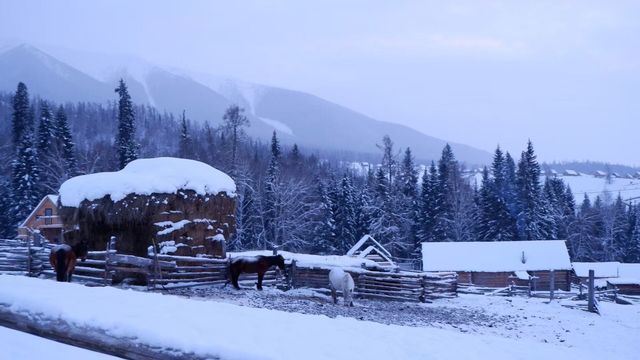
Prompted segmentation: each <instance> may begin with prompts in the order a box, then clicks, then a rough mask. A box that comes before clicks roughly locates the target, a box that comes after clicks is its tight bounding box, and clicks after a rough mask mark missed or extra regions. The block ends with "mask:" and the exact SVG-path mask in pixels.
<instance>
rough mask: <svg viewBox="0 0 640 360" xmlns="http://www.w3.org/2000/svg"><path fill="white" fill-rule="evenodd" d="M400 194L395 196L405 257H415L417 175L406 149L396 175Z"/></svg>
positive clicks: (417, 220) (408, 149) (418, 211)
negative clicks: (403, 239)
mask: <svg viewBox="0 0 640 360" xmlns="http://www.w3.org/2000/svg"><path fill="white" fill-rule="evenodd" d="M398 182H399V187H400V193H399V194H398V195H396V196H397V197H399V200H398V210H397V211H398V214H399V215H400V224H399V225H400V227H401V232H402V233H403V234H404V238H405V239H406V240H405V242H406V245H405V246H404V247H406V248H407V249H409V251H408V254H406V255H414V256H415V255H416V253H415V252H414V250H415V249H414V248H415V246H414V245H415V244H416V242H417V236H418V222H419V219H418V216H419V214H420V209H419V206H418V174H417V171H416V169H415V165H414V162H413V155H412V154H411V149H410V148H407V149H406V150H405V152H404V157H403V159H402V162H401V164H400V171H399V173H398Z"/></svg>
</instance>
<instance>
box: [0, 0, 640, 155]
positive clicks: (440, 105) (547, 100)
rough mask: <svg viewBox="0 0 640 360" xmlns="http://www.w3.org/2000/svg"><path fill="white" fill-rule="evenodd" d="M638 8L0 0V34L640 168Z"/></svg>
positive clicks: (466, 137)
mask: <svg viewBox="0 0 640 360" xmlns="http://www.w3.org/2000/svg"><path fill="white" fill-rule="evenodd" d="M638 19H640V2H638V1H623V0H621V1H588V0H586V1H562V0H555V1H545V0H540V1H492V0H485V1H403V0H396V1H373V0H370V1H360V0H354V1H344V0H343V1H339V0H335V1H334V0H326V1H295V0H271V1H266V0H265V1H224V2H223V1H161V0H156V1H141V0H138V1H125V0H111V1H100V0H93V1H69V0H58V1H8V0H0V39H2V40H5V41H20V42H27V43H30V44H33V45H36V46H38V45H48V46H57V47H64V48H68V49H75V50H82V51H90V52H98V53H108V54H130V55H134V56H138V57H141V58H144V59H146V60H148V61H150V62H153V63H158V64H162V65H165V66H172V67H177V68H183V69H188V70H190V71H195V72H202V73H211V74H215V75H221V76H229V77H234V78H237V79H242V80H245V81H250V82H256V83H261V84H266V85H273V86H280V87H285V88H289V89H294V90H300V91H305V92H310V93H312V94H315V95H318V96H320V97H323V98H325V99H327V100H330V101H333V102H336V103H339V104H341V105H344V106H346V107H349V108H352V109H354V110H357V111H359V112H361V113H364V114H366V115H369V116H371V117H373V118H376V119H379V120H383V121H389V122H396V123H401V124H405V125H407V126H410V127H412V128H415V129H417V130H419V131H422V132H424V133H426V134H429V135H432V136H436V137H439V138H442V139H446V140H449V141H454V142H460V143H465V144H469V145H472V146H475V147H477V148H480V149H484V150H487V151H493V150H494V149H495V147H496V145H498V144H499V145H500V146H501V147H503V148H505V149H506V150H509V151H511V152H512V153H515V154H518V153H519V152H520V151H521V150H523V149H524V147H525V145H526V142H527V140H528V139H531V140H532V141H533V143H534V146H535V148H536V151H537V153H538V155H539V158H540V159H541V160H545V161H553V160H556V161H563V160H587V159H588V160H597V161H608V162H614V163H624V164H629V165H640V156H638V154H640V152H639V151H638V139H639V136H638V135H639V134H640V121H639V120H640V91H639V90H640V21H638Z"/></svg>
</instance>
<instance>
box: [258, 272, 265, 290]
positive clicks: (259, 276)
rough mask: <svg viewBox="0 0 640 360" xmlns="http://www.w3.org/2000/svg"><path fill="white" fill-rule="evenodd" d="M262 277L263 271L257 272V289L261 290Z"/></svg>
mask: <svg viewBox="0 0 640 360" xmlns="http://www.w3.org/2000/svg"><path fill="white" fill-rule="evenodd" d="M263 278H264V273H263V272H259V273H258V290H262V279H263Z"/></svg>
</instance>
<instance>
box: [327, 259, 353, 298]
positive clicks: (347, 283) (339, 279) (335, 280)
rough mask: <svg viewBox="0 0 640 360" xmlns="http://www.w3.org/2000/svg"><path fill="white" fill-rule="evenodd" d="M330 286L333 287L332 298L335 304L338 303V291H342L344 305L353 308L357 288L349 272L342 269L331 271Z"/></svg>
mask: <svg viewBox="0 0 640 360" xmlns="http://www.w3.org/2000/svg"><path fill="white" fill-rule="evenodd" d="M329 284H330V285H331V297H332V298H333V303H334V304H337V303H338V294H337V291H342V296H344V305H345V306H353V289H354V288H355V283H354V282H353V278H352V277H351V275H350V274H349V273H348V272H345V271H344V270H342V269H340V268H333V269H331V271H330V272H329Z"/></svg>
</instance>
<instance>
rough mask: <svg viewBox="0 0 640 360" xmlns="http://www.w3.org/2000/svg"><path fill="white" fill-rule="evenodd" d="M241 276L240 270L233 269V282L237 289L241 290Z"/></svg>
mask: <svg viewBox="0 0 640 360" xmlns="http://www.w3.org/2000/svg"><path fill="white" fill-rule="evenodd" d="M239 277H240V271H238V270H231V284H233V287H234V288H235V289H236V290H240V285H238V278H239Z"/></svg>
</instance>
